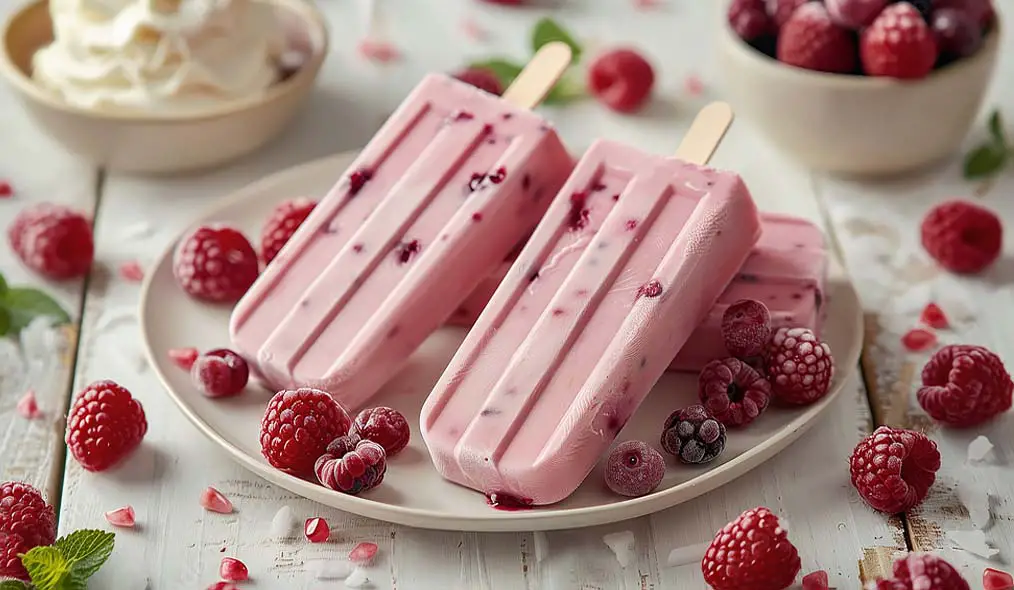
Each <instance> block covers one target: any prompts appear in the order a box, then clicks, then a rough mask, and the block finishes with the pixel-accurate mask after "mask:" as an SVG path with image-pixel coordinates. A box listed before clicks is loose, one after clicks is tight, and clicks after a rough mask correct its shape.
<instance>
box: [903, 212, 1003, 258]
mask: <svg viewBox="0 0 1014 590" xmlns="http://www.w3.org/2000/svg"><path fill="white" fill-rule="evenodd" d="M922 247H923V248H925V249H926V252H928V253H929V255H930V256H932V257H933V259H934V260H936V261H937V262H938V263H939V264H940V266H942V267H944V268H946V269H947V270H949V271H951V272H956V273H975V272H979V271H980V270H982V269H984V268H986V267H987V266H989V265H990V264H992V263H993V261H995V260H996V259H997V258H998V257H999V256H1000V250H1001V249H1002V248H1003V225H1002V224H1001V223H1000V219H999V218H998V217H997V216H996V215H995V214H994V213H993V212H992V211H990V210H989V209H986V208H984V207H980V206H979V205H976V204H974V203H970V202H968V201H947V202H945V203H941V204H939V205H937V206H936V207H934V208H933V209H931V210H930V212H929V213H927V214H926V217H924V218H923V220H922Z"/></svg>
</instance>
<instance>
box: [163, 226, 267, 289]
mask: <svg viewBox="0 0 1014 590" xmlns="http://www.w3.org/2000/svg"><path fill="white" fill-rule="evenodd" d="M259 264H260V263H259V262H258V260H257V253H256V252H254V249H253V246H251V245H250V242H249V241H248V240H247V239H246V237H245V236H244V235H243V234H242V233H240V231H239V230H237V229H234V228H232V227H228V226H226V225H220V224H212V225H202V226H200V227H198V228H196V229H194V230H193V231H191V232H190V233H189V234H187V235H186V236H184V238H183V239H181V240H180V242H179V244H178V245H177V246H176V251H175V252H174V253H173V275H174V276H175V277H176V282H178V283H179V284H180V287H182V288H183V290H184V291H186V292H187V293H189V294H190V295H192V296H193V297H196V298H198V299H203V300H205V301H212V302H233V301H236V300H238V299H239V298H240V297H242V296H243V294H244V293H246V291H247V289H249V288H250V285H252V284H253V282H254V280H255V279H256V278H257V273H258V271H259Z"/></svg>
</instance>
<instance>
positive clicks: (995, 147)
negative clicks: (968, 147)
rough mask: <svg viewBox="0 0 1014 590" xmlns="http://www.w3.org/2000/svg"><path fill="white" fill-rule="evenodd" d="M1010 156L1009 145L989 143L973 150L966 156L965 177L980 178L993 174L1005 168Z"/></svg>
mask: <svg viewBox="0 0 1014 590" xmlns="http://www.w3.org/2000/svg"><path fill="white" fill-rule="evenodd" d="M1009 156H1010V152H1008V150H1007V147H1006V146H1004V145H1000V144H996V143H987V144H984V145H981V146H979V147H977V148H975V149H974V150H972V151H971V152H970V153H969V154H968V155H967V156H965V178H967V179H969V180H978V179H981V178H986V177H987V176H992V175H994V174H996V173H997V172H999V171H1000V170H1001V169H1003V167H1004V165H1006V164H1007V159H1008V157H1009Z"/></svg>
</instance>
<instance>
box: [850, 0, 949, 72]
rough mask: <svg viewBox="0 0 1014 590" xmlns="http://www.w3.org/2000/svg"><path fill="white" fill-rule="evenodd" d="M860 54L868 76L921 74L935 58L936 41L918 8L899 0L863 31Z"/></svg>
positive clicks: (929, 67)
mask: <svg viewBox="0 0 1014 590" xmlns="http://www.w3.org/2000/svg"><path fill="white" fill-rule="evenodd" d="M859 55H860V57H861V58H862V62H863V69H864V70H865V71H866V73H867V74H868V75H870V76H889V77H892V78H909V79H911V78H923V77H925V76H926V75H927V74H929V73H930V72H931V71H932V70H933V66H934V64H936V62H937V42H936V40H935V39H934V38H933V33H932V32H931V31H930V28H929V25H927V24H926V21H925V20H923V18H922V15H921V14H919V11H918V10H916V8H915V7H914V6H912V5H911V4H909V3H908V2H899V3H897V4H892V5H890V6H888V7H887V8H885V9H884V10H883V12H881V13H880V16H878V17H877V19H876V20H875V21H873V24H872V25H870V26H869V27H868V28H866V30H864V31H863V32H862V35H861V37H860V40H859Z"/></svg>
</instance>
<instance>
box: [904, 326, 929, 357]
mask: <svg viewBox="0 0 1014 590" xmlns="http://www.w3.org/2000/svg"><path fill="white" fill-rule="evenodd" d="M901 344H902V345H903V346H904V347H905V348H906V349H907V350H909V351H910V352H922V351H924V350H929V349H931V348H933V347H934V346H936V345H937V335H936V334H934V333H933V332H930V331H929V330H927V329H925V328H913V329H911V330H909V331H908V332H905V334H904V335H903V336H902V337H901Z"/></svg>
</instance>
